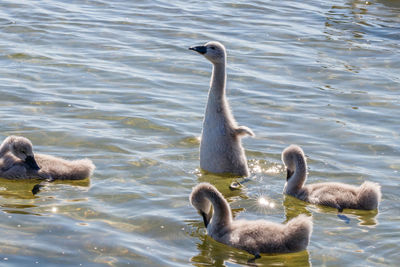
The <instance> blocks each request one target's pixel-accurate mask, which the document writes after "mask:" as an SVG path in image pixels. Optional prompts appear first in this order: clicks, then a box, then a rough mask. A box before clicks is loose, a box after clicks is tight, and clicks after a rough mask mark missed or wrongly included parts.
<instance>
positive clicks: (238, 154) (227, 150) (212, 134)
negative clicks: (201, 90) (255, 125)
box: [189, 42, 254, 176]
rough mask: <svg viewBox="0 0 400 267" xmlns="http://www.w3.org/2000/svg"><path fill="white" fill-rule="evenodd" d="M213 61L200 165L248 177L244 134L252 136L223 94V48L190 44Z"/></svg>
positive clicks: (216, 171)
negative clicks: (236, 119)
mask: <svg viewBox="0 0 400 267" xmlns="http://www.w3.org/2000/svg"><path fill="white" fill-rule="evenodd" d="M189 49H190V50H194V51H196V52H198V53H200V54H202V55H203V56H204V57H205V58H206V59H208V60H209V61H210V62H211V63H212V64H213V70H212V75H211V85H210V90H209V93H208V102H207V107H206V112H205V115H204V121H203V130H202V134H201V143H200V167H201V168H202V169H203V170H205V171H208V172H212V173H220V174H223V173H226V174H233V175H237V176H248V175H249V170H248V166H247V159H246V155H245V153H244V149H243V147H242V142H241V139H242V137H243V136H246V135H250V136H254V133H253V132H252V131H251V130H250V129H249V128H247V127H245V126H238V124H237V123H236V121H235V119H234V117H233V115H232V112H231V110H230V108H229V104H228V100H227V99H226V94H225V84H226V71H225V65H226V51H225V47H224V46H223V45H222V44H221V43H219V42H208V43H206V44H205V45H202V46H194V47H190V48H189Z"/></svg>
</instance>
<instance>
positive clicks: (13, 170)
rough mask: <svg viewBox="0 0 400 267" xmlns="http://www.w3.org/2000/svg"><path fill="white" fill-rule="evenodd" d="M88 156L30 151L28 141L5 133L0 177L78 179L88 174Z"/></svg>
mask: <svg viewBox="0 0 400 267" xmlns="http://www.w3.org/2000/svg"><path fill="white" fill-rule="evenodd" d="M94 168H95V166H94V164H93V163H92V161H91V160H89V159H81V160H72V161H70V160H65V159H62V158H56V157H53V156H50V155H43V154H36V153H33V148H32V143H31V141H30V140H29V139H27V138H25V137H22V136H9V137H7V138H6V139H5V140H4V141H3V143H2V144H1V146H0V177H2V178H7V179H48V180H82V179H85V178H88V177H90V176H91V175H92V173H93V170H94Z"/></svg>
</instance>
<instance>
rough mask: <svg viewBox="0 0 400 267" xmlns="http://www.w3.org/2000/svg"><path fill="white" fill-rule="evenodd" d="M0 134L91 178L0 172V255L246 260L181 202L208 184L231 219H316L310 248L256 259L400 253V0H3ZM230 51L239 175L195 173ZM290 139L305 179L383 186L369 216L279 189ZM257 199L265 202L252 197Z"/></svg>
mask: <svg viewBox="0 0 400 267" xmlns="http://www.w3.org/2000/svg"><path fill="white" fill-rule="evenodd" d="M0 6H1V8H0V139H1V141H2V140H3V139H4V138H5V137H6V136H8V135H11V134H15V135H23V136H26V137H28V138H29V139H31V141H32V143H33V144H34V149H35V151H36V152H38V153H46V154H51V155H54V156H60V157H64V158H67V159H77V158H82V157H88V158H90V159H92V160H93V162H94V163H95V165H96V166H97V168H96V170H95V173H94V175H93V177H92V178H91V179H90V180H84V181H80V182H63V183H52V184H49V185H48V186H46V187H45V188H43V190H42V191H41V192H40V193H39V194H38V195H36V196H33V195H32V193H31V192H30V190H31V189H32V186H33V185H34V184H35V183H36V181H9V180H6V179H0V211H1V212H0V233H1V238H0V262H1V263H0V265H4V266H28V265H29V266H32V265H35V264H36V265H40V266H46V265H53V266H54V265H60V264H63V265H71V266H126V265H130V266H190V265H194V266H245V265H248V262H247V261H248V260H249V259H250V258H251V255H249V254H247V253H246V252H244V251H240V250H236V249H233V248H230V247H228V246H226V245H223V244H220V243H218V242H216V241H214V240H212V239H211V238H209V237H207V235H206V232H205V229H204V226H203V223H202V219H201V217H200V216H199V215H198V214H197V213H196V211H195V210H194V209H193V208H192V207H191V206H190V204H189V201H188V196H189V194H190V192H191V188H192V187H193V186H194V185H196V184H197V183H199V182H202V181H207V182H211V183H212V184H214V185H216V186H217V188H218V189H219V190H220V191H221V192H222V193H223V194H224V196H225V197H226V198H227V199H228V200H229V202H230V204H231V206H232V209H233V211H234V216H235V217H236V218H248V219H268V220H271V221H274V222H285V221H286V220H287V219H289V218H292V217H294V216H296V215H297V214H300V213H305V214H309V215H312V216H313V220H314V232H313V234H312V238H311V242H310V245H309V247H308V249H307V251H303V252H300V253H294V254H283V255H263V257H262V258H261V259H259V260H257V261H256V262H255V263H256V264H257V265H260V266H268V265H271V266H272V265H273V266H308V265H309V266H311V265H314V266H350V265H351V266H395V265H397V264H398V263H399V262H400V254H399V250H400V245H399V244H400V226H399V224H400V190H399V182H400V176H399V172H400V137H399V133H400V123H399V118H400V102H399V101H400V93H399V85H400V57H399V52H400V2H399V1H396V0H371V1H356V0H353V1H352V0H347V1H346V0H338V1H326V0H320V1H317V0H305V1H294V0H283V1H262V0H249V1H174V0H172V1H165V0H158V1H105V0H94V1H65V0H59V1H56V0H49V1H11V0H10V1H7V0H0ZM209 40H217V41H220V42H222V43H224V44H225V46H226V48H227V51H228V82H227V87H228V89H227V93H228V98H229V101H230V104H231V107H232V110H233V112H234V115H235V117H236V119H237V121H238V122H239V124H241V125H245V126H248V127H250V128H251V129H252V130H253V131H254V132H255V134H256V137H255V138H247V139H244V140H243V143H244V146H245V148H246V154H247V158H248V163H249V165H250V167H251V176H250V181H249V182H247V183H245V186H244V187H243V188H242V189H241V190H237V191H231V190H230V189H229V184H230V183H231V182H233V181H235V179H234V178H230V177H218V176H213V175H209V174H208V175H206V174H202V173H201V172H200V170H199V151H198V147H199V136H200V133H201V126H202V118H203V114H204V108H205V105H206V100H207V91H208V86H209V79H210V74H211V64H210V63H209V62H208V61H207V60H206V59H204V58H203V57H202V56H201V55H198V54H196V53H194V52H193V51H189V50H188V49H187V48H188V47H189V46H191V45H200V44H203V43H205V42H206V41H209ZM289 144H298V145H300V146H301V147H302V148H303V149H304V151H305V153H306V155H307V157H308V163H309V179H308V182H326V181H338V182H345V183H349V184H355V185H359V184H361V183H362V182H363V181H365V180H369V181H374V182H378V183H380V184H381V186H382V194H383V198H382V202H381V205H380V207H379V210H378V212H374V211H355V210H348V211H345V212H344V216H337V212H336V211H335V210H334V209H331V208H324V207H318V206H313V205H307V204H306V203H304V202H301V201H299V200H296V199H292V198H286V199H285V198H284V196H283V195H282V189H283V186H284V183H285V174H286V172H285V170H284V167H283V166H282V163H281V161H280V153H281V151H282V150H283V149H284V148H285V147H286V146H288V145H289ZM261 196H263V197H264V198H265V199H266V201H264V204H265V202H266V203H267V204H268V205H264V206H260V205H259V204H258V202H257V199H258V198H259V197H261Z"/></svg>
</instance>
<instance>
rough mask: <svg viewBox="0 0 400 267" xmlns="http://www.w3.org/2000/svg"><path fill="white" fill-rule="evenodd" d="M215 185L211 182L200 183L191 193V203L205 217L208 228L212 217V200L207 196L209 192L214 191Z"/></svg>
mask: <svg viewBox="0 0 400 267" xmlns="http://www.w3.org/2000/svg"><path fill="white" fill-rule="evenodd" d="M214 191H215V190H214V187H213V186H212V185H211V184H209V183H200V184H198V185H197V186H195V187H194V188H193V190H192V193H191V194H190V203H191V204H192V206H193V207H194V208H195V209H196V210H197V211H198V212H199V214H200V215H201V216H202V217H203V221H204V225H205V227H206V228H207V226H208V224H209V222H210V220H211V217H212V210H211V202H210V201H209V200H208V199H207V198H206V197H205V194H206V193H207V192H214Z"/></svg>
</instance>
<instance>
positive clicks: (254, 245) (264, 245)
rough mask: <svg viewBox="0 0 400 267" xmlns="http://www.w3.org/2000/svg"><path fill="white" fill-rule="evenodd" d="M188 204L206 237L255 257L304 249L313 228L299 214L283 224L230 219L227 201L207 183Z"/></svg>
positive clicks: (311, 224) (193, 191) (199, 186)
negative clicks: (203, 228)
mask: <svg viewBox="0 0 400 267" xmlns="http://www.w3.org/2000/svg"><path fill="white" fill-rule="evenodd" d="M190 203H191V204H192V206H193V207H194V208H196V209H197V210H198V211H199V213H200V214H201V216H202V217H203V220H204V225H205V226H206V228H207V233H208V235H209V236H211V237H212V238H213V239H215V240H216V241H218V242H221V243H224V244H226V245H229V246H232V247H235V248H238V249H242V250H245V251H247V252H249V253H250V254H253V255H255V257H256V258H258V257H260V255H259V254H260V253H288V252H296V251H301V250H304V249H306V248H307V246H308V243H309V240H310V236H311V232H312V228H313V223H312V219H311V217H307V216H305V215H299V216H297V217H295V218H293V219H291V220H290V221H289V222H287V223H286V224H278V223H274V222H269V221H266V220H256V221H247V220H233V218H232V213H231V209H230V207H229V204H228V202H227V201H226V200H225V198H224V197H223V196H222V194H221V193H220V192H219V191H218V190H217V189H216V188H215V187H214V186H212V185H211V184H209V183H200V184H198V185H197V186H195V187H194V188H193V190H192V193H191V195H190ZM211 205H212V206H213V211H212V210H211Z"/></svg>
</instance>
